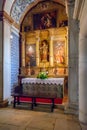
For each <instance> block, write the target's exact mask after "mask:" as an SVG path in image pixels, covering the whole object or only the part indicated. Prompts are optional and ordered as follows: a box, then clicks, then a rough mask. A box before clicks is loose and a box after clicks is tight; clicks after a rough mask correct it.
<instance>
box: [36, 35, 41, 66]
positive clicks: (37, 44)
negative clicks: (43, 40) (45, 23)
mask: <svg viewBox="0 0 87 130" xmlns="http://www.w3.org/2000/svg"><path fill="white" fill-rule="evenodd" d="M39 43H40V38H39V37H38V38H37V41H36V65H37V66H38V67H39V63H40V55H39Z"/></svg>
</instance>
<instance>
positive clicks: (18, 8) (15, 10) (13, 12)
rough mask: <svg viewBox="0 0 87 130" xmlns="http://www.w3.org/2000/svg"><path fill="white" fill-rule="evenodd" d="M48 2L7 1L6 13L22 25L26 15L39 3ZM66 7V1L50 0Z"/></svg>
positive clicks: (32, 0) (39, 0)
mask: <svg viewBox="0 0 87 130" xmlns="http://www.w3.org/2000/svg"><path fill="white" fill-rule="evenodd" d="M42 1H46V2H47V0H6V1H5V4H4V11H6V12H7V13H8V14H9V15H10V16H11V17H12V19H13V20H14V21H15V22H16V23H18V24H19V23H21V21H22V19H23V18H24V16H25V15H26V13H27V12H28V11H29V10H30V9H31V8H33V7H34V6H35V5H37V4H38V3H39V2H42ZM48 1H53V2H57V3H60V4H62V5H63V6H65V0H48Z"/></svg>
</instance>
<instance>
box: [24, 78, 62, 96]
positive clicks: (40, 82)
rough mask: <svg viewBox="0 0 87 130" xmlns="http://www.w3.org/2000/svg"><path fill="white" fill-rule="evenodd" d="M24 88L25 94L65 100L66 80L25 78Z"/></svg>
mask: <svg viewBox="0 0 87 130" xmlns="http://www.w3.org/2000/svg"><path fill="white" fill-rule="evenodd" d="M22 87H23V90H22V91H23V93H24V94H31V93H32V94H34V95H38V96H39V97H40V96H41V97H44V96H51V95H52V96H53V95H56V97H57V98H63V93H64V92H63V91H64V89H63V87H64V78H47V79H39V78H23V79H22Z"/></svg>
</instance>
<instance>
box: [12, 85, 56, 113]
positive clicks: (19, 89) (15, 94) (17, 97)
mask: <svg viewBox="0 0 87 130" xmlns="http://www.w3.org/2000/svg"><path fill="white" fill-rule="evenodd" d="M11 96H13V97H14V101H13V107H14V108H15V107H16V104H17V105H19V104H21V100H20V98H21V97H23V98H31V99H32V100H31V109H32V110H33V108H34V106H37V102H36V99H37V98H41V99H50V100H51V104H50V105H51V112H53V110H54V106H55V104H54V100H55V99H56V98H57V95H55V94H54V95H43V94H41V95H38V94H34V93H31V94H24V93H23V91H22V86H17V87H15V89H14V91H13V93H12V94H11ZM27 102H28V101H27ZM29 103H30V102H29Z"/></svg>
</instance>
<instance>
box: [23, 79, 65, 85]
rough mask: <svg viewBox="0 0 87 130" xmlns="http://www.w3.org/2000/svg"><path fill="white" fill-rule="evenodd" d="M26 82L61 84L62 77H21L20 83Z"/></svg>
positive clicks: (62, 82)
mask: <svg viewBox="0 0 87 130" xmlns="http://www.w3.org/2000/svg"><path fill="white" fill-rule="evenodd" d="M26 83H31V84H32V83H35V84H36V83H38V84H56V85H59V84H61V85H63V84H64V78H47V79H39V78H23V79H22V84H26Z"/></svg>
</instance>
